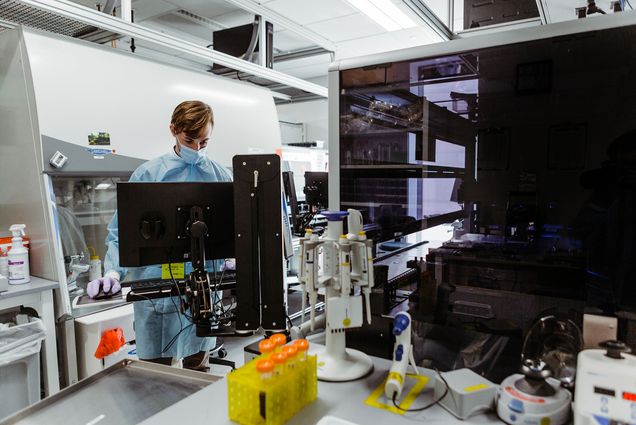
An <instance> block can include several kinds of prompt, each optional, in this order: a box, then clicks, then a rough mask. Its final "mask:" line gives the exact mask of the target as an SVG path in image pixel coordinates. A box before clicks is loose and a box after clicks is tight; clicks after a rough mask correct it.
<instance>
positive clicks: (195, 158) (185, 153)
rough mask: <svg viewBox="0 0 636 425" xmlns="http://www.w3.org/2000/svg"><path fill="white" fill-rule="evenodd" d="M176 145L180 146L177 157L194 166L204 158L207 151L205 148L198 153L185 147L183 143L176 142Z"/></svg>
mask: <svg viewBox="0 0 636 425" xmlns="http://www.w3.org/2000/svg"><path fill="white" fill-rule="evenodd" d="M177 143H179V146H180V149H179V156H180V157H181V158H183V160H184V161H185V162H187V163H188V164H196V163H197V162H199V161H201V160H202V159H204V158H205V156H206V153H207V151H208V147H207V146H206V147H204V148H201V149H199V150H198V151H195V150H194V149H192V148H189V147H187V146H185V145H184V144H183V143H180V142H179V141H178V140H177Z"/></svg>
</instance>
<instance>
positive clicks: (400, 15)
mask: <svg viewBox="0 0 636 425" xmlns="http://www.w3.org/2000/svg"><path fill="white" fill-rule="evenodd" d="M347 1H348V2H349V3H350V4H351V5H353V6H354V7H356V8H357V9H358V10H360V11H361V12H362V13H364V14H365V15H367V16H368V17H369V18H371V19H372V20H373V21H375V22H376V23H378V24H379V25H380V26H382V28H384V29H385V30H387V31H397V30H401V29H406V28H413V27H415V26H417V24H416V23H415V22H414V21H413V20H412V19H411V18H410V17H409V16H408V15H407V14H406V13H404V12H403V11H402V10H401V9H400V8H399V7H397V6H396V5H395V4H394V3H393V2H392V1H391V0H347Z"/></svg>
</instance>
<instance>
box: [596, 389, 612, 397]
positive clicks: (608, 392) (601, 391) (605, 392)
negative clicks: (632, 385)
mask: <svg viewBox="0 0 636 425" xmlns="http://www.w3.org/2000/svg"><path fill="white" fill-rule="evenodd" d="M594 392H595V393H596V394H602V395H608V396H610V397H615V396H616V392H615V391H614V390H610V389H607V388H602V387H594Z"/></svg>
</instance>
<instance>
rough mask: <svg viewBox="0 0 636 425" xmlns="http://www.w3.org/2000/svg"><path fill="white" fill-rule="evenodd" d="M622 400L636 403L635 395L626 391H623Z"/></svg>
mask: <svg viewBox="0 0 636 425" xmlns="http://www.w3.org/2000/svg"><path fill="white" fill-rule="evenodd" d="M623 399H625V400H629V401H634V402H636V394H634V393H628V392H627V391H624V392H623Z"/></svg>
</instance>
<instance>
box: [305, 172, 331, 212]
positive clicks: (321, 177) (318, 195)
mask: <svg viewBox="0 0 636 425" xmlns="http://www.w3.org/2000/svg"><path fill="white" fill-rule="evenodd" d="M303 192H305V202H307V204H309V205H310V206H311V207H316V208H317V209H320V210H326V209H327V208H329V182H328V176H327V172H326V171H306V172H305V188H304V189H303Z"/></svg>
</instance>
